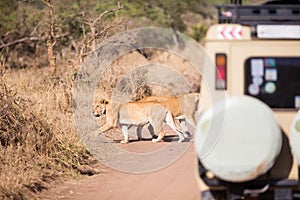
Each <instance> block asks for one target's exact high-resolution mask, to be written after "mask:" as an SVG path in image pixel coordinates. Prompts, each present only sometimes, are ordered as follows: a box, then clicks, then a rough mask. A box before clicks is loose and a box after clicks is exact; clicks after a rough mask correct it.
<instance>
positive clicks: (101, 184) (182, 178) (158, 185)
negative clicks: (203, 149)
mask: <svg viewBox="0 0 300 200" xmlns="http://www.w3.org/2000/svg"><path fill="white" fill-rule="evenodd" d="M160 144H163V143H160ZM153 145H155V144H154V143H152V142H151V141H139V142H134V143H132V144H130V146H128V147H126V148H133V149H135V150H137V149H139V148H145V147H146V148H147V146H148V148H149V147H151V146H153ZM162 159H163V158H162ZM195 160H196V156H195V153H194V145H193V144H192V145H191V146H190V147H189V148H188V150H187V151H186V152H185V153H184V154H183V155H182V156H181V157H180V158H179V159H178V160H177V161H176V162H174V163H173V164H171V165H170V166H168V167H166V168H163V169H161V170H159V171H156V172H152V173H145V174H130V173H124V172H120V171H116V170H113V169H111V168H108V167H105V168H104V169H103V171H102V172H101V173H100V174H99V175H97V176H93V177H89V178H86V179H84V180H80V181H77V182H71V183H65V184H63V185H62V186H61V187H59V188H57V189H56V190H55V191H54V192H52V194H51V195H50V196H49V197H48V198H49V199H75V200H81V199H86V200H98V199H101V200H102V199H112V200H114V199H130V200H131V199H143V200H148V199H149V200H150V199H151V200H152V199H158V200H159V199H172V200H181V199H185V200H196V199H197V200H198V199H200V191H199V189H198V186H197V183H196V179H195V169H196V167H195V166H196V165H195V163H196V162H195ZM47 196H48V195H47Z"/></svg>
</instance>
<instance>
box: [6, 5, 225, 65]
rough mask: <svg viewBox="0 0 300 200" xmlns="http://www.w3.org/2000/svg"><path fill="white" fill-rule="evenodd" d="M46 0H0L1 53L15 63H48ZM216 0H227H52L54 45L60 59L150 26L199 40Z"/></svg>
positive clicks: (201, 37) (12, 63)
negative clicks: (103, 41)
mask: <svg viewBox="0 0 300 200" xmlns="http://www.w3.org/2000/svg"><path fill="white" fill-rule="evenodd" d="M45 2H47V1H46V0H1V1H0V35H1V41H0V53H1V55H2V57H5V59H6V61H7V62H6V63H7V64H8V65H9V66H10V67H27V66H30V65H35V66H46V65H48V61H47V58H46V57H47V47H46V41H47V38H49V37H48V36H49V27H50V24H51V20H52V19H51V17H50V16H49V12H48V11H49V6H47V4H46V3H45ZM217 3H227V1H225V0H214V1H209V0H201V1H200V0H152V1H144V0H120V1H117V0H113V1H112V0H101V1H94V0H64V1H59V0H52V5H53V13H54V18H55V37H57V38H56V40H55V41H56V42H55V46H54V50H55V51H56V56H57V57H58V60H63V59H65V58H66V53H69V52H73V54H71V55H73V56H75V57H76V56H77V57H78V55H79V54H80V53H81V54H84V53H87V52H89V51H90V50H91V46H92V43H95V42H97V43H99V42H101V40H103V39H105V38H106V37H108V36H110V35H112V34H114V33H116V32H119V31H122V30H124V29H128V28H129V29H131V28H136V27H147V26H156V27H165V28H172V29H175V30H177V31H180V32H184V33H186V34H188V35H190V36H191V37H193V38H194V39H196V40H198V41H200V40H201V39H203V37H204V35H205V32H206V30H207V28H208V27H209V25H211V23H212V22H213V21H214V13H215V10H214V6H213V5H214V4H217ZM119 4H120V5H121V6H123V7H122V9H119V10H118V11H115V12H108V13H106V14H105V15H104V16H103V17H102V18H101V21H97V23H96V25H95V30H92V29H93V26H91V24H92V21H93V20H95V19H97V18H98V17H99V15H101V13H103V12H105V11H111V10H113V9H115V8H117V7H118V5H119ZM108 27H109V28H108ZM93 31H94V32H93ZM98 33H101V34H98ZM93 34H94V35H93ZM95 34H96V37H95ZM74 54H75V55H74ZM34 58H39V59H36V60H35V61H36V62H34V63H33V62H31V61H30V60H32V59H34ZM26 61H27V62H26Z"/></svg>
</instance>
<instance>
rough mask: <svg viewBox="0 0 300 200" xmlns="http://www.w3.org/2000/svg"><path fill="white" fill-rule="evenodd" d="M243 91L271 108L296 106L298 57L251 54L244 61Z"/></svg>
mask: <svg viewBox="0 0 300 200" xmlns="http://www.w3.org/2000/svg"><path fill="white" fill-rule="evenodd" d="M244 94H246V95H250V96H253V97H256V98H258V99H260V100H262V101H263V102H265V103H266V104H268V105H269V106H270V107H271V108H288V109H299V108H300V57H252V58H248V59H247V60H246V61H245V88H244Z"/></svg>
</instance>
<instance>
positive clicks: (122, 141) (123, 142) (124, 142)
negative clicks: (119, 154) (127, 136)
mask: <svg viewBox="0 0 300 200" xmlns="http://www.w3.org/2000/svg"><path fill="white" fill-rule="evenodd" d="M128 142H129V141H128V140H121V142H120V143H121V144H127V143H128Z"/></svg>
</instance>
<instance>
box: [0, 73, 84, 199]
mask: <svg viewBox="0 0 300 200" xmlns="http://www.w3.org/2000/svg"><path fill="white" fill-rule="evenodd" d="M72 81H73V80H72V77H71V76H69V77H68V76H66V75H65V74H63V73H61V74H60V75H59V76H58V75H56V76H51V75H50V74H47V71H45V69H39V70H34V69H31V70H18V71H15V72H8V73H6V74H5V75H4V76H1V77H0V163H1V165H0V199H33V198H36V194H37V193H39V192H40V191H42V190H43V189H46V188H48V187H49V186H50V185H49V184H50V183H51V182H53V181H52V180H55V179H57V177H61V176H65V175H76V174H77V173H78V169H81V166H82V165H84V164H86V162H87V160H88V158H89V155H88V153H87V151H86V150H85V148H84V147H83V146H82V144H81V143H80V140H79V138H78V136H77V134H76V132H75V128H74V127H73V123H72V110H71V86H72Z"/></svg>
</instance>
